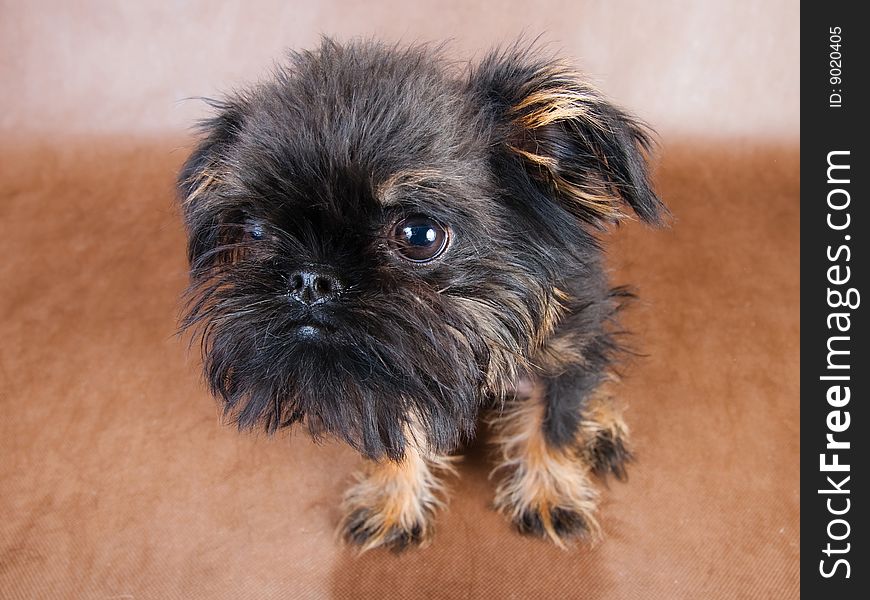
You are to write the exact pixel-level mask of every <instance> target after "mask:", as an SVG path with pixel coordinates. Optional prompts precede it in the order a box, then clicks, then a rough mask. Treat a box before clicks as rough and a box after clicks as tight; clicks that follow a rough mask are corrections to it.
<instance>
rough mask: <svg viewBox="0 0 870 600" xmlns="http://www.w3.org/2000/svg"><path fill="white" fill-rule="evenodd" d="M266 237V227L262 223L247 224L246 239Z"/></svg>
mask: <svg viewBox="0 0 870 600" xmlns="http://www.w3.org/2000/svg"><path fill="white" fill-rule="evenodd" d="M265 238H266V228H265V227H263V224H262V223H248V224H246V225H245V239H248V240H252V241H255V242H256V241H260V240H262V239H265Z"/></svg>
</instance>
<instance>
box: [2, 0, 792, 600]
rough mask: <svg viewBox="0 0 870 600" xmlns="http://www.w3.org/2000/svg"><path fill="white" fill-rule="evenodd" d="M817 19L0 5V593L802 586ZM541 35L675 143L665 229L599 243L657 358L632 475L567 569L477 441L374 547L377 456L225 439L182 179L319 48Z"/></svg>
mask: <svg viewBox="0 0 870 600" xmlns="http://www.w3.org/2000/svg"><path fill="white" fill-rule="evenodd" d="M798 22H799V15H798V8H797V3H794V2H787V1H769V2H764V3H761V2H745V1H741V2H722V3H718V4H717V3H712V2H705V3H701V2H698V3H688V2H681V1H679V0H668V1H666V2H642V1H637V2H538V3H532V2H516V1H512V2H502V3H498V2H476V3H469V2H459V1H448V2H438V3H415V4H413V5H410V4H409V3H407V2H393V1H376V2H336V1H332V2H299V3H295V2H277V1H276V2H252V1H249V2H241V3H212V2H206V1H205V0H191V1H188V2H171V3H169V2H167V3H163V4H160V3H147V4H146V3H138V4H136V5H134V3H116V2H108V1H106V2H67V1H61V0H56V1H48V0H47V1H43V2H30V3H25V2H16V3H12V2H8V1H5V0H3V1H0V256H2V260H0V315H2V320H0V410H2V419H0V514H2V517H3V518H2V519H0V597H4V598H5V597H11V598H19V597H20V598H31V597H39V598H55V597H74V598H197V597H203V598H240V597H251V598H264V597H281V598H330V597H335V598H354V597H363V598H366V597H374V598H381V597H399V598H484V597H486V598H490V597H491V598H518V599H524V598H643V599H648V598H716V597H722V598H735V597H736V598H777V599H779V598H790V597H795V596H797V595H798V586H799V575H798V557H799V550H798V542H799V527H798V522H799V515H800V505H799V500H798V467H799V460H798V450H799V442H798V421H799V419H798V417H799V409H798V383H797V373H798V369H799V360H798V341H799V325H798V312H799V306H800V305H799V301H798V288H799V276H798V267H799V254H798V241H799V238H798V227H799V220H800V217H799V212H798V187H799V179H798V167H799V160H800V159H799V125H798V113H799V105H798V88H799V76H798ZM522 32H525V33H526V35H527V36H529V37H533V36H534V35H537V34H538V33H542V32H543V33H544V37H543V39H544V40H546V41H549V42H550V43H551V44H552V48H553V49H554V50H561V51H562V53H563V54H565V55H567V56H569V57H571V58H572V59H574V60H575V61H576V62H577V64H579V65H580V66H581V67H582V68H584V69H585V70H586V71H587V72H589V73H590V74H591V76H592V78H593V79H594V80H595V81H596V82H597V83H598V84H599V86H600V87H602V88H603V89H604V90H605V91H607V93H608V94H609V95H611V96H612V97H614V98H615V99H616V100H618V101H619V102H620V103H622V104H624V105H626V106H628V107H630V108H631V109H632V110H633V111H634V112H636V113H637V114H639V115H640V116H641V117H642V118H644V119H645V120H647V121H648V122H650V123H652V124H653V125H654V126H655V128H656V129H657V130H658V131H659V134H660V144H661V146H660V149H659V154H658V159H657V163H656V165H657V166H656V180H657V184H658V187H659V189H660V191H661V193H662V195H663V197H664V198H665V199H666V201H667V202H668V203H669V205H670V206H671V208H672V210H673V212H674V214H675V217H676V219H675V223H674V225H673V227H672V229H670V230H665V231H649V230H645V229H643V228H641V227H640V226H638V225H630V226H627V227H624V228H622V229H621V230H620V231H618V232H616V233H615V234H614V235H613V236H612V237H611V238H610V240H609V242H608V245H609V246H611V247H612V251H611V254H610V257H611V265H612V268H613V273H614V279H615V280H616V281H618V282H621V283H622V282H631V283H634V284H636V285H637V286H638V287H639V288H640V291H641V295H642V299H643V301H642V302H641V303H639V304H638V305H637V306H636V307H635V308H634V309H633V310H631V311H630V313H629V315H628V317H627V320H628V324H629V326H630V327H631V328H632V329H633V330H634V331H635V332H636V333H637V336H636V340H635V343H636V345H638V346H640V348H641V349H642V350H643V351H644V352H645V353H646V354H647V355H648V356H646V357H644V358H640V359H638V360H636V361H635V362H634V364H633V365H632V366H631V367H630V369H629V377H628V379H627V381H626V382H625V384H624V385H623V386H622V394H623V397H624V399H625V400H626V402H627V403H628V404H629V406H630V411H629V414H628V419H629V422H630V424H631V425H632V427H633V431H634V439H635V442H636V446H637V448H638V453H639V456H640V459H639V461H638V463H637V464H636V465H635V466H634V468H633V470H632V471H631V478H630V481H629V482H628V483H627V484H614V485H612V486H611V489H610V490H609V492H607V493H606V494H605V501H604V503H603V506H602V524H603V526H604V529H605V532H606V539H605V541H604V542H602V543H600V544H599V545H597V546H595V547H594V548H589V547H585V546H582V547H578V548H575V549H573V550H571V551H568V552H564V551H560V550H558V549H556V548H553V547H551V546H550V545H548V544H546V543H544V542H541V541H537V540H531V539H527V538H523V537H520V536H518V535H516V534H514V533H513V532H512V530H511V529H510V528H509V527H508V525H507V524H506V522H505V521H504V520H503V519H502V518H501V517H500V516H498V515H496V514H494V513H493V512H492V511H491V510H490V509H489V502H490V501H491V497H492V493H493V488H494V482H492V481H490V480H488V479H487V477H486V475H487V473H488V471H489V468H490V463H489V461H488V457H487V450H486V446H485V444H477V445H475V446H474V447H473V448H472V449H471V450H470V452H469V454H468V458H467V460H466V461H465V463H464V465H463V466H462V468H461V479H460V480H459V481H456V482H454V483H453V485H452V488H453V493H452V499H451V505H450V510H449V511H447V512H445V513H442V514H441V515H440V516H439V518H438V521H437V528H438V533H437V537H436V540H435V542H434V544H433V545H432V546H430V547H428V548H426V549H423V550H420V551H414V552H409V553H407V554H405V555H403V556H400V557H395V556H393V555H391V554H389V553H386V552H372V553H369V554H367V555H365V556H363V557H362V558H356V557H355V556H354V555H353V553H352V552H351V551H349V550H348V549H347V548H345V547H344V546H342V545H341V544H340V543H338V541H337V539H336V536H335V532H334V530H335V526H336V524H337V521H338V519H339V516H340V515H339V513H338V510H337V496H338V495H339V494H340V493H341V491H342V490H343V489H344V487H345V486H346V485H347V484H348V483H349V481H350V474H351V473H352V472H353V470H354V469H355V468H356V467H357V465H358V464H359V459H358V458H357V457H356V456H354V454H353V453H352V452H351V451H350V450H348V449H347V448H345V447H343V446H340V445H338V444H326V445H323V446H320V447H318V446H315V445H313V444H312V443H311V442H310V441H309V440H308V439H307V438H305V437H303V436H301V435H293V434H290V435H281V436H278V437H276V438H273V439H268V438H265V437H262V436H260V437H258V436H239V435H237V434H236V433H235V432H234V431H233V430H232V429H231V428H226V427H222V426H221V425H220V423H219V422H218V419H217V410H216V408H215V406H214V404H213V402H212V400H211V399H210V398H209V397H208V396H207V394H206V392H205V390H204V388H203V386H202V384H201V382H200V380H199V373H198V364H197V361H198V358H197V356H196V354H195V353H189V352H188V351H187V349H186V347H185V344H184V342H183V341H182V340H179V339H177V338H176V337H175V336H174V334H173V332H174V328H175V317H176V314H177V310H178V301H177V298H178V295H179V293H180V291H181V290H182V289H183V288H184V285H185V278H186V273H185V263H184V250H183V232H182V230H181V227H180V223H179V219H178V216H177V214H176V211H175V207H174V205H173V200H172V180H173V177H174V173H175V171H176V169H177V168H178V166H179V164H180V162H181V161H182V160H183V158H184V155H185V152H186V148H187V146H188V145H189V138H187V136H186V133H185V128H186V127H187V126H188V125H189V124H190V123H191V121H192V120H193V119H195V118H197V117H199V116H202V115H204V114H205V113H204V109H203V107H202V104H201V103H199V102H196V101H184V100H183V98H185V97H189V96H198V95H215V94H217V93H219V91H220V90H226V89H230V88H232V87H234V86H238V85H241V84H243V83H244V82H249V81H254V80H256V79H257V78H258V77H262V76H265V75H266V74H267V73H268V69H269V66H270V64H271V62H272V61H273V60H275V59H278V58H280V56H281V52H282V49H283V48H286V47H304V46H310V45H312V44H313V43H315V42H316V40H317V37H318V35H319V34H320V33H328V34H332V35H336V36H337V37H339V38H342V39H346V38H348V37H350V36H354V35H364V36H375V37H382V38H386V39H389V40H398V39H403V40H408V41H412V40H418V39H423V40H440V39H444V38H453V39H454V42H453V44H452V46H451V51H450V52H451V53H452V54H453V55H454V56H456V57H457V58H468V57H473V56H479V55H480V53H481V51H482V50H483V49H484V48H486V47H489V46H490V45H492V44H495V43H499V42H504V41H509V40H512V39H513V38H514V37H515V36H516V35H518V34H520V33H522Z"/></svg>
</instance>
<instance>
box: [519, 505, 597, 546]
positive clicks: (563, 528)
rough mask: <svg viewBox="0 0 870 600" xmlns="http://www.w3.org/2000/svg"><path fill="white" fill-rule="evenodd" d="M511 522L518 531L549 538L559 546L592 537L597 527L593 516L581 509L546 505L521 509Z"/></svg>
mask: <svg viewBox="0 0 870 600" xmlns="http://www.w3.org/2000/svg"><path fill="white" fill-rule="evenodd" d="M513 524H514V527H516V529H517V531H519V532H520V533H522V534H525V535H533V536H537V537H543V538H549V539H550V540H552V541H553V542H554V543H555V544H556V545H557V546H559V547H560V548H565V547H566V546H567V545H568V543H569V542H570V541H572V540H584V539H591V538H594V537H595V536H596V535H597V527H598V525H597V524H596V522H595V520H594V518H592V517H591V515H589V514H586V513H584V512H582V511H579V510H573V509H570V508H562V507H552V506H546V505H537V506H529V507H526V508H524V509H522V510H521V511H520V512H519V513H518V514H517V515H516V516H515V517H514V518H513Z"/></svg>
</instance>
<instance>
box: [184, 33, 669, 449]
mask: <svg viewBox="0 0 870 600" xmlns="http://www.w3.org/2000/svg"><path fill="white" fill-rule="evenodd" d="M215 107H216V108H217V115H216V116H215V117H214V118H213V119H211V120H209V121H208V122H206V123H205V124H204V125H203V131H204V137H203V140H202V142H201V144H200V145H199V147H198V148H197V149H196V151H195V152H194V153H193V155H192V156H191V158H190V159H189V160H188V162H187V164H186V165H185V167H184V169H183V171H182V173H181V176H180V178H179V190H180V196H181V201H182V207H183V212H184V217H185V221H186V225H187V230H188V234H189V246H188V253H189V259H190V263H191V282H192V283H191V289H190V292H189V303H188V308H187V312H186V315H185V318H184V322H183V324H184V326H185V327H195V328H197V330H198V332H199V334H200V336H201V343H202V350H203V357H204V368H205V372H206V376H207V379H208V381H209V383H210V385H211V388H212V390H213V392H214V393H215V394H216V395H218V396H219V397H221V398H222V399H223V400H224V401H225V403H226V408H227V411H228V412H229V413H230V414H231V415H232V416H233V417H234V418H235V419H236V420H237V421H238V423H239V425H240V426H242V427H248V426H254V425H258V424H262V425H264V426H265V427H266V428H267V429H268V430H270V431H271V430H274V429H276V428H278V427H281V426H285V425H288V424H291V423H294V422H297V421H301V420H304V422H305V423H306V424H307V426H308V428H309V430H310V431H311V432H312V433H313V434H315V435H318V434H322V433H330V434H335V435H338V436H340V437H342V438H343V439H345V440H346V441H347V442H348V443H350V444H351V445H353V446H354V447H356V448H357V449H359V450H360V451H361V452H363V453H364V454H366V455H368V456H371V457H374V458H377V457H381V456H384V455H386V456H388V457H390V458H393V459H398V458H400V457H401V456H402V454H403V450H404V444H405V439H404V433H403V432H404V431H406V430H407V429H408V428H407V427H406V425H407V422H408V420H409V419H412V418H413V419H415V420H417V421H418V422H420V423H422V425H423V428H424V429H425V430H426V431H427V435H428V436H429V443H430V444H432V445H433V446H434V447H435V448H436V449H439V450H447V449H450V448H451V447H453V446H454V445H456V443H457V442H459V441H460V440H461V438H462V437H463V436H464V435H467V434H468V433H470V431H471V430H472V428H473V427H474V421H475V417H476V414H477V411H478V409H479V407H480V404H481V402H483V401H485V400H486V399H487V398H493V397H495V398H498V397H502V396H504V394H506V393H507V392H508V391H509V390H510V388H511V386H512V385H514V383H515V382H516V379H517V377H518V376H519V374H521V373H522V372H524V371H525V370H526V369H528V368H529V364H528V357H529V355H530V353H531V352H533V351H534V350H535V349H536V348H537V347H538V346H540V345H541V344H542V343H544V342H545V339H546V337H547V335H548V334H549V333H550V332H551V331H552V328H553V327H554V326H555V324H556V322H557V321H558V318H559V315H560V311H561V310H562V306H561V304H560V302H561V299H562V296H563V292H561V291H560V286H562V285H563V284H564V282H565V281H567V280H569V279H576V278H578V277H581V278H582V277H583V276H584V273H585V272H587V271H588V270H589V267H590V265H592V264H595V263H596V260H597V259H596V256H597V252H598V251H597V245H596V244H595V242H594V238H593V236H592V234H591V231H592V230H593V229H594V228H595V227H598V226H600V225H602V224H604V223H606V222H609V221H614V220H617V219H619V218H621V217H622V216H623V208H622V206H624V205H627V206H630V207H631V208H633V209H634V211H636V213H637V214H639V215H640V216H641V217H642V218H644V219H646V220H654V219H655V218H656V217H657V215H658V214H659V212H660V210H661V205H660V204H659V202H658V200H657V199H656V197H655V196H654V194H653V193H652V192H651V191H650V188H649V185H648V182H647V176H646V169H645V164H644V158H643V154H642V151H643V150H644V148H645V145H646V143H647V138H646V137H645V135H644V134H643V133H642V131H641V130H640V129H639V128H638V127H637V126H636V124H635V123H634V122H633V121H631V120H630V119H629V118H628V117H627V116H626V115H624V114H623V113H621V112H620V111H618V110H617V109H615V108H613V107H612V106H610V105H609V104H607V103H606V102H604V101H603V100H602V99H601V98H600V96H598V95H597V94H596V93H595V92H594V91H592V90H591V89H590V88H588V87H587V86H585V85H584V84H582V82H581V81H580V80H579V79H578V78H576V77H575V76H574V75H572V74H570V73H569V72H568V71H567V70H565V69H563V68H561V67H557V66H553V65H551V64H548V63H546V62H542V61H538V60H536V59H534V58H533V57H531V56H530V55H528V54H526V53H523V52H520V51H510V52H506V53H501V54H493V55H491V56H490V57H488V58H487V59H485V60H484V61H483V63H481V64H480V65H479V66H478V67H477V68H475V69H471V70H469V71H467V72H464V73H457V72H455V70H453V69H451V68H450V67H449V66H447V65H446V64H445V63H444V62H442V61H441V60H440V59H439V58H438V57H437V56H436V55H435V54H434V53H432V52H431V51H430V50H427V49H425V48H412V49H407V50H400V49H395V48H385V47H382V46H378V45H374V44H359V45H353V46H347V47H342V46H339V45H336V44H334V43H332V42H325V43H324V44H323V46H322V47H321V48H320V49H319V50H318V51H316V52H311V53H302V54H297V55H294V56H293V57H292V60H291V64H290V66H288V67H286V68H285V69H282V70H281V71H280V72H279V73H278V74H277V75H276V77H275V78H274V79H273V80H272V81H270V82H268V83H265V84H262V85H260V86H258V87H255V88H253V89H251V90H249V91H247V92H244V93H241V94H238V95H236V96H234V97H232V98H228V99H226V100H224V101H222V102H219V103H215Z"/></svg>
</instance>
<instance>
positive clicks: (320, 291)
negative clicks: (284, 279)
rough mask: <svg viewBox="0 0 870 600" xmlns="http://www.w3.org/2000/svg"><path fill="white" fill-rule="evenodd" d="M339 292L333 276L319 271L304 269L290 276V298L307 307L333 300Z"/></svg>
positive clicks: (337, 280) (338, 282)
mask: <svg viewBox="0 0 870 600" xmlns="http://www.w3.org/2000/svg"><path fill="white" fill-rule="evenodd" d="M341 290H342V285H341V281H339V279H338V278H337V277H336V276H335V275H332V274H331V273H326V272H324V271H321V270H319V269H314V268H311V267H306V268H304V269H300V270H298V271H296V272H294V273H292V274H291V275H290V297H291V298H293V299H295V300H298V301H299V302H302V303H303V304H307V305H309V306H313V305H315V304H322V303H324V302H329V301H330V300H334V299H335V298H336V297H337V296H338V295H339V294H340V293H341Z"/></svg>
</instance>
